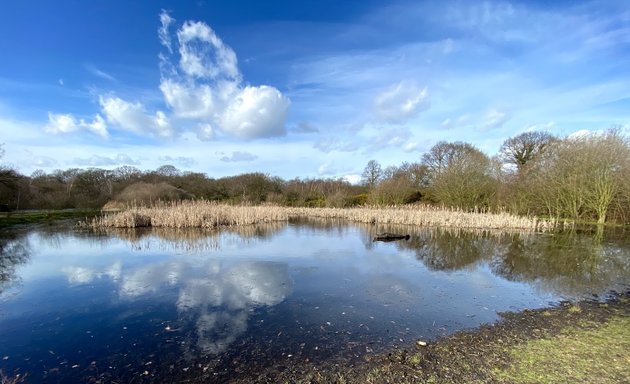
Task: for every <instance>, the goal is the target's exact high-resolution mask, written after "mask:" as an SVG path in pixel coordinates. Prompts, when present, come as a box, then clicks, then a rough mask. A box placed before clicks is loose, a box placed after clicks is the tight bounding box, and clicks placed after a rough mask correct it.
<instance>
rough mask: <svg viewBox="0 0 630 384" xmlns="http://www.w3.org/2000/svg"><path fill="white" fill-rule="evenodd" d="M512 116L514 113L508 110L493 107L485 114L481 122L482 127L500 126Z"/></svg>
mask: <svg viewBox="0 0 630 384" xmlns="http://www.w3.org/2000/svg"><path fill="white" fill-rule="evenodd" d="M511 117H512V115H511V114H510V112H508V111H505V110H500V109H497V108H492V109H490V110H489V111H488V112H486V114H485V116H484V117H483V120H482V122H481V128H483V129H495V128H500V127H502V126H503V124H505V122H506V121H508V120H509V119H510V118H511Z"/></svg>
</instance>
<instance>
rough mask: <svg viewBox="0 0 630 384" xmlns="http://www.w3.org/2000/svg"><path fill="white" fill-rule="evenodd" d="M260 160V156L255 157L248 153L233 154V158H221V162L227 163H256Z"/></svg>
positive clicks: (236, 152) (237, 152)
mask: <svg viewBox="0 0 630 384" xmlns="http://www.w3.org/2000/svg"><path fill="white" fill-rule="evenodd" d="M257 158H258V156H256V155H253V154H251V153H248V152H239V151H235V152H232V155H231V156H223V157H221V161H225V162H239V161H254V160H256V159H257Z"/></svg>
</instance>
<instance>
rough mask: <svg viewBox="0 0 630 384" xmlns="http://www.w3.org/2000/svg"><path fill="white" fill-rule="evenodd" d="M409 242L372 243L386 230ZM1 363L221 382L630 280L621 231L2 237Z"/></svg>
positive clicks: (386, 344)
mask: <svg viewBox="0 0 630 384" xmlns="http://www.w3.org/2000/svg"><path fill="white" fill-rule="evenodd" d="M382 231H389V232H396V233H404V234H410V235H411V236H410V239H408V240H404V239H403V240H401V241H396V242H374V241H373V240H372V239H373V236H374V234H375V233H377V232H382ZM0 252H1V255H0V340H1V343H0V369H2V370H3V371H4V372H5V373H8V374H10V375H16V374H18V373H20V374H24V373H28V378H29V382H51V383H55V382H58V383H68V382H112V381H113V382H131V381H133V382H170V381H192V382H194V381H195V380H197V379H199V380H201V379H200V378H203V379H204V380H207V381H210V382H212V381H216V382H225V381H229V380H231V379H233V378H237V377H239V376H240V375H245V374H247V373H248V372H252V371H257V370H264V369H267V368H268V367H270V366H275V367H276V368H277V367H280V368H279V369H282V366H283V365H286V364H290V363H295V362H298V363H299V362H305V363H311V364H313V363H315V364H316V363H318V362H323V361H331V360H333V359H335V360H338V361H340V363H342V364H351V363H353V362H358V361H361V359H365V358H366V356H369V355H372V354H377V353H381V352H386V351H388V350H391V349H392V348H410V347H413V345H414V343H415V341H416V340H419V339H420V340H431V339H434V338H436V337H438V336H441V335H446V334H449V333H452V332H455V331H458V330H461V329H466V328H471V327H476V326H478V325H480V324H482V323H490V322H493V321H496V320H497V319H499V317H500V316H499V313H500V312H504V311H519V310H522V309H525V308H540V307H545V306H549V305H553V304H555V303H558V302H560V301H562V300H577V299H584V298H602V297H604V296H605V295H606V294H607V293H609V292H611V291H612V290H625V289H627V288H628V286H629V284H630V241H629V240H628V237H627V236H624V233H621V232H619V233H616V232H614V231H612V230H611V231H608V232H606V233H605V234H604V235H602V234H601V233H600V234H589V233H582V232H578V231H573V232H565V233H555V234H533V233H516V232H514V233H504V232H503V233H502V232H490V231H478V232H474V231H473V232H471V231H463V230H455V229H430V228H413V227H404V226H401V227H395V228H386V227H378V228H377V227H375V226H368V225H352V224H345V223H341V222H333V221H314V220H300V221H292V222H289V223H278V224H270V225H266V226H251V227H242V228H237V229H227V230H223V231H214V232H212V231H200V230H195V231H192V230H190V231H178V230H157V229H154V230H146V229H145V230H119V231H110V232H106V233H105V232H103V233H92V232H89V231H82V230H77V229H75V228H72V227H70V226H67V227H64V226H58V227H39V228H38V227H31V228H30V229H29V228H27V229H20V230H12V231H5V232H2V233H0Z"/></svg>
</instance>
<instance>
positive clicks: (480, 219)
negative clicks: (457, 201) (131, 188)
mask: <svg viewBox="0 0 630 384" xmlns="http://www.w3.org/2000/svg"><path fill="white" fill-rule="evenodd" d="M299 217H305V218H313V217H315V218H323V219H341V220H346V221H351V222H358V223H368V224H404V225H415V226H422V227H452V228H471V229H473V228H476V229H519V230H533V231H549V230H552V229H554V228H556V227H557V226H558V225H559V223H558V222H557V221H555V220H543V219H538V218H535V217H523V216H515V215H512V214H509V213H475V212H466V211H462V210H457V209H449V208H438V207H431V206H425V205H413V206H398V207H385V208H376V207H360V208H296V207H280V206H271V205H261V206H244V205H237V206H234V205H227V204H219V203H215V202H209V201H204V200H198V201H181V202H171V203H159V204H156V205H155V206H153V207H130V208H128V209H127V210H126V211H123V212H119V213H115V214H108V215H105V216H102V217H99V218H96V219H94V220H93V221H92V222H90V223H88V224H87V225H89V226H91V227H93V228H112V227H113V228H134V227H164V228H216V227H221V226H242V225H251V224H260V223H271V222H279V221H288V220H289V218H299Z"/></svg>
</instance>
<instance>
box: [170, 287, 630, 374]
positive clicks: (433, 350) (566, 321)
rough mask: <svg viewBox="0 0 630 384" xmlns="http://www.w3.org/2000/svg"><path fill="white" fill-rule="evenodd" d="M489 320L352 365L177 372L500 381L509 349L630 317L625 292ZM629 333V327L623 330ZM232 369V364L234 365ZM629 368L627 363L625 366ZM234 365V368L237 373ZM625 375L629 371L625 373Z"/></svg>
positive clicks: (629, 295) (629, 297)
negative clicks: (497, 374) (570, 330)
mask: <svg viewBox="0 0 630 384" xmlns="http://www.w3.org/2000/svg"><path fill="white" fill-rule="evenodd" d="M500 315H501V317H502V319H501V320H500V321H498V322H496V323H494V324H487V325H482V326H480V327H478V328H476V329H472V330H466V331H460V332H457V333H455V334H452V335H449V336H445V337H441V338H438V339H437V340H434V341H428V342H427V343H426V345H423V344H424V343H414V344H413V345H409V347H408V348H404V349H402V348H400V349H394V350H391V351H389V352H387V353H383V354H378V355H365V356H363V358H362V360H361V361H357V362H354V363H351V364H345V363H344V362H340V361H335V360H331V361H329V362H326V363H325V364H312V363H309V362H294V363H289V364H287V363H285V362H283V363H282V364H281V365H276V366H273V367H268V368H267V369H264V370H262V371H256V372H242V373H241V374H238V375H236V377H235V375H234V373H235V371H232V372H231V375H230V376H231V377H229V376H228V375H227V373H228V372H225V371H224V372H223V373H220V372H215V373H211V372H207V373H205V374H203V375H201V376H197V377H194V378H193V377H180V378H179V379H180V380H181V382H186V383H202V382H204V383H205V382H221V383H223V382H225V383H228V382H229V383H251V382H256V383H284V382H287V383H339V384H341V383H426V382H431V383H472V382H479V383H505V382H510V381H506V380H505V379H501V378H499V377H497V376H496V375H495V373H496V371H497V369H502V368H505V367H507V366H509V365H510V364H511V357H510V354H509V350H510V348H512V347H514V346H517V345H519V344H523V343H525V342H528V341H531V340H538V339H548V338H552V337H554V336H555V335H558V334H559V333H561V332H562V331H563V330H566V329H567V328H571V329H573V328H576V329H593V328H597V327H599V326H601V325H604V324H606V323H607V322H609V321H610V320H611V319H613V318H626V319H627V318H628V317H629V316H630V291H626V292H624V293H613V294H611V296H610V297H609V298H608V299H606V300H603V301H600V300H585V301H580V302H576V303H571V302H562V303H560V304H558V305H556V306H553V307H550V308H543V309H536V310H525V311H522V312H517V313H513V312H508V313H501V314H500ZM628 332H629V336H630V329H629V330H628ZM235 368H236V367H235ZM628 369H629V370H630V368H628ZM238 370H239V368H236V371H237V372H238ZM627 374H628V375H629V376H630V372H627Z"/></svg>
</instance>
